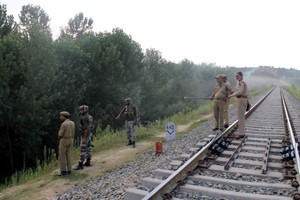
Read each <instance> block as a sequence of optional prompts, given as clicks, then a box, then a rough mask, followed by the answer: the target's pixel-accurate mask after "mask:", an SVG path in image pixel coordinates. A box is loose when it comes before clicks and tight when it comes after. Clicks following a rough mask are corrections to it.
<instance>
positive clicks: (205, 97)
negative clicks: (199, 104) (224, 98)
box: [183, 96, 209, 100]
mask: <svg viewBox="0 0 300 200" xmlns="http://www.w3.org/2000/svg"><path fill="white" fill-rule="evenodd" d="M183 98H184V99H185V100H186V99H209V97H187V96H185V97H183Z"/></svg>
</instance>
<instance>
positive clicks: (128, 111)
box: [115, 98, 138, 148]
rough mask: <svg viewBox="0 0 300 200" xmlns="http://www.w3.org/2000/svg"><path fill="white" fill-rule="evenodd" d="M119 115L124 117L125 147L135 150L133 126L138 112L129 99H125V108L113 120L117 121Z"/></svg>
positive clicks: (135, 123)
mask: <svg viewBox="0 0 300 200" xmlns="http://www.w3.org/2000/svg"><path fill="white" fill-rule="evenodd" d="M121 115H124V116H125V129H126V133H127V139H128V144H127V145H128V146H129V145H132V147H133V148H135V139H136V133H135V126H136V125H137V124H138V112H137V108H136V106H135V105H134V104H133V103H132V100H131V98H126V99H125V106H124V108H123V110H122V111H121V112H120V113H119V114H118V116H117V117H116V118H115V119H119V118H120V116H121Z"/></svg>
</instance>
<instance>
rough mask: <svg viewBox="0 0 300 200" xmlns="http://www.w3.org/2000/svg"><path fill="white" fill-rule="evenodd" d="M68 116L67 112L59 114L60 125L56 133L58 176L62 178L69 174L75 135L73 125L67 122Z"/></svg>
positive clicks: (69, 121)
mask: <svg viewBox="0 0 300 200" xmlns="http://www.w3.org/2000/svg"><path fill="white" fill-rule="evenodd" d="M69 116H70V114H69V113H68V112H67V111H63V112H61V113H60V117H59V118H60V120H61V121H62V124H61V126H60V129H59V131H58V140H59V162H60V174H59V176H64V175H67V174H70V173H71V168H72V143H73V137H74V133H75V124H74V122H72V121H71V120H69Z"/></svg>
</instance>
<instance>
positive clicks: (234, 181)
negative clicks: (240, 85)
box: [125, 88, 300, 200]
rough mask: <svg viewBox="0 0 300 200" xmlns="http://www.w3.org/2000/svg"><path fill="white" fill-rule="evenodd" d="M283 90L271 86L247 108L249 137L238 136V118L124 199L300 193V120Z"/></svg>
mask: <svg viewBox="0 0 300 200" xmlns="http://www.w3.org/2000/svg"><path fill="white" fill-rule="evenodd" d="M283 94H284V92H282V91H281V90H280V88H275V89H272V90H271V91H270V92H269V93H268V94H267V95H266V96H265V97H263V98H262V99H261V100H260V101H258V102H257V103H256V104H255V105H253V107H252V108H251V110H250V111H248V112H247V113H246V114H245V115H246V137H244V138H242V139H235V138H234V135H235V134H237V133H238V131H237V130H238V125H237V121H235V122H234V123H232V124H231V125H230V127H229V128H228V129H226V130H225V131H224V132H215V133H214V134H211V135H209V136H208V137H206V138H205V139H203V140H201V141H199V142H198V143H197V145H196V146H195V148H192V149H190V150H189V152H185V153H184V154H182V155H181V157H180V158H178V160H173V161H172V162H170V164H169V169H157V170H155V172H154V175H153V176H152V177H146V178H144V179H143V181H142V185H141V186H139V187H138V188H128V189H127V190H126V193H125V200H138V199H143V200H147V199H210V200H212V199H230V200H231V199H249V200H250V199H251V200H252V199H253V200H254V199H255V200H257V199H260V200H263V199H271V200H285V199H295V200H297V199H300V194H299V191H298V190H299V183H300V182H299V173H298V172H299V153H298V142H297V141H298V140H297V133H296V128H297V127H299V126H300V125H299V124H300V123H299V122H300V120H299V116H298V113H297V112H295V111H294V110H293V108H292V107H290V108H289V107H288V106H287V105H286V104H287V103H286V100H285V98H284V96H283ZM289 110H292V112H289Z"/></svg>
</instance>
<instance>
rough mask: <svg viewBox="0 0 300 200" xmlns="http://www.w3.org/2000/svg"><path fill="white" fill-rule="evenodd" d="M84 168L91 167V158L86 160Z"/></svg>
mask: <svg viewBox="0 0 300 200" xmlns="http://www.w3.org/2000/svg"><path fill="white" fill-rule="evenodd" d="M84 166H87V167H89V166H91V159H90V158H87V159H86V161H85V163H84Z"/></svg>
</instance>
